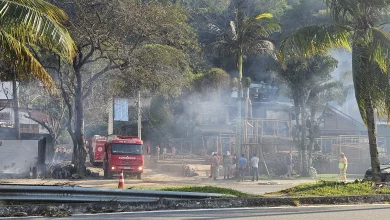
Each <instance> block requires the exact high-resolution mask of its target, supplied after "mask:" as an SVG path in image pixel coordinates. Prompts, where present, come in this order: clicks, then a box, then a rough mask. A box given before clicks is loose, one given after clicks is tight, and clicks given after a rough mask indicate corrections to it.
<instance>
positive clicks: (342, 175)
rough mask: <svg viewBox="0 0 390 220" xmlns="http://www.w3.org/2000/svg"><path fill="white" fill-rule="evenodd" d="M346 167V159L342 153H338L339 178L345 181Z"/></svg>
mask: <svg viewBox="0 0 390 220" xmlns="http://www.w3.org/2000/svg"><path fill="white" fill-rule="evenodd" d="M347 167H348V159H347V157H346V156H345V154H344V153H340V158H339V169H340V179H341V181H344V182H346V181H347Z"/></svg>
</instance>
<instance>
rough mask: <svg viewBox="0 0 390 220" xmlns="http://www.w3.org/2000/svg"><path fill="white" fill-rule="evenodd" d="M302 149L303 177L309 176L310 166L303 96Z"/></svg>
mask: <svg viewBox="0 0 390 220" xmlns="http://www.w3.org/2000/svg"><path fill="white" fill-rule="evenodd" d="M301 116H302V118H301V124H302V126H301V127H302V129H301V131H302V133H301V148H302V176H304V177H307V176H309V164H308V157H307V145H306V105H305V100H304V98H303V96H302V97H301Z"/></svg>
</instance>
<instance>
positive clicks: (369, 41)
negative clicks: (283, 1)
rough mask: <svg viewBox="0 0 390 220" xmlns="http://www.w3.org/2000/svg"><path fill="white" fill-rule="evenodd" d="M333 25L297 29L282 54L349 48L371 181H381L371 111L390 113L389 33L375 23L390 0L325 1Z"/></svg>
mask: <svg viewBox="0 0 390 220" xmlns="http://www.w3.org/2000/svg"><path fill="white" fill-rule="evenodd" d="M324 3H325V4H326V5H327V7H328V9H329V12H330V14H331V16H332V18H333V19H334V21H335V24H324V25H311V26H306V27H302V28H299V29H297V30H296V31H294V32H293V33H292V34H291V35H290V36H289V37H287V38H286V39H285V40H284V41H283V42H282V45H281V47H280V51H279V59H280V62H282V63H283V62H284V54H295V55H298V56H302V57H310V56H311V55H313V54H316V53H325V52H327V51H329V50H330V49H332V48H337V47H338V48H340V47H341V48H346V49H348V50H352V72H353V82H354V88H355V97H356V101H357V102H358V106H359V110H360V114H361V116H362V119H363V121H364V122H365V124H366V126H367V128H368V137H369V145H370V156H371V166H372V172H373V181H374V182H378V181H380V178H379V159H378V149H377V139H376V131H375V118H374V110H376V111H377V113H378V115H389V114H388V113H389V111H390V108H389V107H390V99H389V96H388V95H387V94H388V92H389V79H388V76H387V73H388V66H389V62H390V60H389V53H390V34H389V33H388V32H386V31H385V30H384V29H383V25H377V24H378V23H379V22H381V19H382V18H383V17H384V16H385V15H386V13H387V12H388V10H389V9H390V7H389V4H390V1H389V0H370V1H367V0H324Z"/></svg>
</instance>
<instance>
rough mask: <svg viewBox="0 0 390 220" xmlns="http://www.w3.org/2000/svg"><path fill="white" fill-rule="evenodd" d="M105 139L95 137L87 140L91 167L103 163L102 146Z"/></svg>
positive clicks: (98, 136)
mask: <svg viewBox="0 0 390 220" xmlns="http://www.w3.org/2000/svg"><path fill="white" fill-rule="evenodd" d="M105 143H106V137H104V136H100V135H95V136H93V138H91V139H89V140H88V145H87V146H88V150H89V160H90V162H91V164H92V165H94V166H96V165H98V164H102V163H103V156H104V144H105Z"/></svg>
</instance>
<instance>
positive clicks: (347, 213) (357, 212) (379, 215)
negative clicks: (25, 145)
mask: <svg viewBox="0 0 390 220" xmlns="http://www.w3.org/2000/svg"><path fill="white" fill-rule="evenodd" d="M389 216H390V205H352V206H350V205H349V206H306V207H278V208H240V209H209V210H204V209H203V210H182V211H181V210H174V211H171V210H167V211H151V212H138V213H136V212H132V213H116V214H97V215H74V216H72V217H68V218H61V219H70V220H73V219H74V220H78V219H87V220H92V219H93V220H100V219H102V220H103V219H104V220H105V219H115V220H124V219H137V220H146V219H148V220H149V219H153V220H162V219H169V220H179V219H180V220H197V219H199V220H201V219H210V220H211V219H218V220H219V219H244V220H263V219H264V220H265V219H267V220H330V219H340V220H341V219H342V220H366V219H369V220H371V219H375V220H382V219H389ZM29 219H46V218H29Z"/></svg>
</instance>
